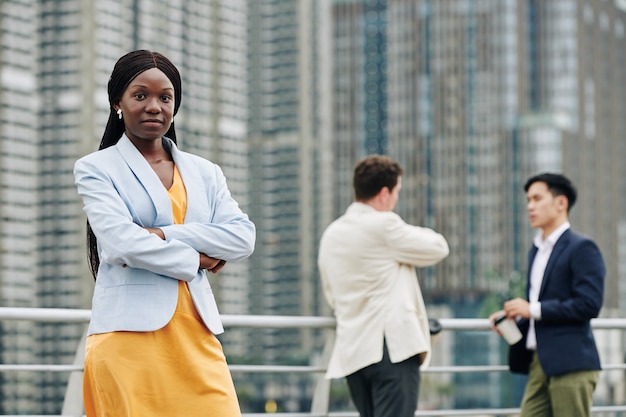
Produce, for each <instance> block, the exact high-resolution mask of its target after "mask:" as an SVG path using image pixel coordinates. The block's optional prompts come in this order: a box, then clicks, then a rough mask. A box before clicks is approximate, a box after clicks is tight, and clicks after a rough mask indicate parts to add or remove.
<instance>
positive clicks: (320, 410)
mask: <svg viewBox="0 0 626 417" xmlns="http://www.w3.org/2000/svg"><path fill="white" fill-rule="evenodd" d="M325 333H326V342H325V343H324V351H323V352H322V357H321V358H320V362H321V363H320V366H321V367H323V368H324V369H326V368H327V367H328V362H329V361H330V355H331V353H332V351H333V346H334V345H335V329H328V330H326V332H325ZM330 383H331V380H330V379H326V377H325V375H324V373H321V374H320V375H318V377H317V384H316V385H315V392H314V393H313V399H312V401H311V413H312V414H313V415H316V416H317V415H320V416H327V415H328V404H329V401H330Z"/></svg>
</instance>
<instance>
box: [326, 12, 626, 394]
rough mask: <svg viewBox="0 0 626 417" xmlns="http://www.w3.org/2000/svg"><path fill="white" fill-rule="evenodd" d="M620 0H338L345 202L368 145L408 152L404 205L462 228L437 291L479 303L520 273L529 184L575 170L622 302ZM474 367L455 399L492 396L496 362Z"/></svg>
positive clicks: (340, 197) (340, 163)
mask: <svg viewBox="0 0 626 417" xmlns="http://www.w3.org/2000/svg"><path fill="white" fill-rule="evenodd" d="M620 4H621V3H620V2H614V1H608V0H606V1H583V0H555V1H549V2H543V1H533V0H527V1H515V0H504V1H489V0H487V1H461V0H436V1H434V0H406V1H402V0H398V1H391V0H372V1H359V0H341V1H339V0H337V1H334V2H333V7H332V22H333V26H332V43H331V45H332V46H331V50H332V62H333V71H332V82H331V83H330V84H331V85H332V87H333V88H332V94H331V95H329V96H328V97H327V101H326V102H323V104H322V106H330V107H331V108H332V109H333V113H332V122H331V125H332V131H333V141H332V144H331V145H330V146H331V147H332V152H330V153H329V155H330V158H329V159H328V161H327V163H326V167H325V168H321V169H320V170H321V171H324V170H325V169H333V170H334V171H333V172H334V175H335V176H334V181H333V186H334V188H335V196H336V200H335V201H334V203H333V205H332V207H333V215H334V217H337V216H339V215H341V214H342V213H343V211H344V210H345V207H346V206H347V205H348V204H349V202H350V201H351V199H352V195H351V184H350V180H351V173H352V172H351V171H352V167H353V165H354V163H355V162H356V161H357V160H358V159H359V158H360V157H362V156H364V155H365V154H367V153H373V152H379V153H387V154H389V155H390V156H392V157H393V158H394V159H396V160H398V161H399V162H400V164H401V165H402V166H403V167H404V169H405V175H404V178H403V189H402V192H401V197H400V202H399V204H398V212H399V213H400V214H401V215H402V216H403V218H405V219H406V220H407V221H408V222H410V223H413V224H418V225H425V226H428V227H433V228H435V229H436V230H438V231H440V232H441V233H443V234H444V236H446V237H447V239H448V242H449V244H450V256H449V257H448V258H447V259H446V260H445V261H444V262H443V263H442V264H441V265H438V266H437V267H435V268H427V269H425V270H421V271H419V275H420V277H421V283H422V287H423V290H424V293H425V296H426V298H427V304H431V305H432V304H434V303H443V304H448V305H450V307H451V311H452V313H453V314H454V315H455V316H458V317H460V316H466V315H468V314H469V315H471V316H474V315H476V314H477V313H478V310H479V307H480V303H481V300H482V299H483V298H484V297H485V296H486V295H488V294H493V293H496V292H503V293H505V292H507V291H508V289H509V280H510V279H511V278H512V277H518V279H523V276H524V275H523V274H524V273H525V268H526V262H527V261H526V254H527V250H528V247H529V245H530V243H531V240H532V235H533V233H534V232H533V231H532V230H531V229H530V227H529V225H528V221H527V216H526V209H525V198H524V194H523V189H522V186H523V184H524V181H525V180H526V178H527V177H528V176H530V175H532V174H535V173H538V172H539V171H543V170H550V171H562V172H564V173H565V174H567V175H569V176H570V177H572V179H573V180H574V181H575V182H576V183H577V184H578V186H579V190H580V193H581V201H579V203H577V206H578V207H576V208H575V209H574V210H573V212H572V213H573V215H572V222H573V225H574V226H575V228H576V229H578V230H581V231H583V232H584V233H588V234H591V235H592V236H594V238H596V240H597V241H598V243H599V244H600V246H601V248H602V250H603V252H604V254H605V257H606V261H607V265H608V270H609V273H608V274H607V297H606V304H605V306H606V307H607V308H606V309H605V312H608V314H610V311H611V310H610V309H611V308H615V307H617V306H618V300H619V294H620V288H619V281H620V272H621V274H622V275H623V268H624V266H623V265H624V263H623V262H620V261H619V259H620V257H619V256H618V254H619V253H624V249H623V246H624V242H623V239H624V230H625V228H624V226H623V225H624V215H623V212H624V207H623V198H622V197H621V196H623V195H624V192H623V187H624V181H623V180H622V178H624V172H623V170H624V164H623V163H621V160H622V159H623V157H624V147H623V146H622V145H621V143H622V142H623V141H622V140H621V139H620V137H619V136H617V135H619V134H620V132H622V131H623V127H624V118H625V116H626V110H625V107H624V103H626V99H625V96H624V87H623V86H624V71H622V70H620V69H621V68H622V66H620V64H621V63H623V61H624V54H625V51H626V48H625V45H626V42H625V41H624V24H625V20H624V10H623V7H619V6H620ZM595 45H598V46H595ZM599 210H601V211H602V213H603V214H602V215H598V213H599ZM616 225H617V227H616ZM620 225H621V226H620ZM620 239H621V240H620ZM620 268H621V269H620ZM520 277H522V278H520ZM621 291H622V292H623V291H624V289H621ZM476 343H480V341H478V340H477V341H476ZM475 350H476V351H484V352H488V351H489V349H488V346H482V345H481V346H480V347H477V349H475ZM455 357H458V358H462V357H465V359H467V358H468V356H467V355H465V356H463V355H456V356H455ZM476 359H477V358H475V357H474V358H472V359H471V360H472V362H476ZM487 360H489V359H487ZM460 364H465V363H460ZM472 378H474V379H472ZM475 378H481V377H480V376H459V377H457V380H456V381H455V383H456V387H457V391H456V394H455V400H456V402H457V404H459V405H468V406H480V405H481V404H486V403H487V402H488V401H491V399H492V398H490V396H489V395H484V393H481V392H479V391H477V390H476V387H480V386H484V385H485V383H487V379H489V378H490V377H489V376H485V378H486V379H485V380H484V381H482V380H481V381H478V380H476V379H475ZM470 379H472V380H470ZM464 402H465V403H464Z"/></svg>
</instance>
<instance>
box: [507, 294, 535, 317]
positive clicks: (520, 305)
mask: <svg viewBox="0 0 626 417" xmlns="http://www.w3.org/2000/svg"><path fill="white" fill-rule="evenodd" d="M504 312H505V313H506V316H507V317H508V318H510V319H515V318H517V317H523V318H525V319H529V318H530V303H529V302H528V301H526V300H524V299H523V298H514V299H512V300H509V301H506V302H505V303H504Z"/></svg>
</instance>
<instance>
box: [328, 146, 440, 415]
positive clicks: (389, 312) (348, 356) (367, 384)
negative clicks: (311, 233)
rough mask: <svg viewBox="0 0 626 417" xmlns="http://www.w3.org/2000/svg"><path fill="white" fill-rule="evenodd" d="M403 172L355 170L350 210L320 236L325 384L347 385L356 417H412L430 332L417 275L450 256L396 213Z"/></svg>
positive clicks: (374, 166)
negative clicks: (332, 322) (328, 313)
mask: <svg viewBox="0 0 626 417" xmlns="http://www.w3.org/2000/svg"><path fill="white" fill-rule="evenodd" d="M401 175H402V168H401V167H400V166H399V164H398V163H397V162H394V161H393V160H391V159H390V158H388V157H386V156H381V155H371V156H368V157H366V158H364V159H363V160H361V161H360V162H359V163H357V165H356V167H355V169H354V179H353V185H354V194H355V202H353V203H352V204H351V205H350V206H349V207H348V209H347V210H346V213H345V214H344V215H343V216H341V217H340V218H338V219H337V220H335V221H334V222H333V223H331V224H330V225H329V226H328V228H327V229H326V231H325V232H324V234H323V236H322V239H321V242H320V249H319V258H318V265H319V270H320V275H321V280H322V286H323V289H324V294H325V296H326V299H327V301H328V303H329V304H330V306H331V308H332V309H333V310H334V314H335V317H336V319H337V336H336V342H335V346H334V349H333V352H332V355H331V359H330V363H329V365H328V371H327V374H326V377H327V378H341V377H344V376H345V377H347V381H348V386H349V388H350V395H351V397H352V400H353V402H354V404H355V406H356V408H357V410H358V411H359V413H360V414H361V417H374V416H375V417H412V416H413V415H414V414H415V410H416V408H417V398H418V391H419V379H420V376H419V368H420V365H422V366H425V365H427V364H428V362H429V361H430V332H429V326H428V318H427V316H426V309H425V307H424V300H423V298H422V293H421V290H420V287H419V283H418V281H417V275H416V273H415V267H424V266H429V265H433V264H436V263H437V262H439V261H441V260H442V259H444V258H445V257H446V256H447V255H448V252H449V249H448V244H447V242H446V240H445V238H444V237H443V236H442V235H440V234H438V233H436V232H435V231H433V230H431V229H427V228H423V227H417V226H412V225H409V224H407V223H405V222H404V221H403V220H402V218H400V216H398V215H397V214H395V213H393V212H392V210H393V209H394V207H395V205H396V203H397V201H398V193H399V191H400V188H401Z"/></svg>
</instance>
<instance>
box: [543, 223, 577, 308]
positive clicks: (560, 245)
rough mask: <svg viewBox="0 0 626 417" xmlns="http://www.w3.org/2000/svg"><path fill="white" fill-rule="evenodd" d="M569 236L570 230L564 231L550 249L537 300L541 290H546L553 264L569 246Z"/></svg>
mask: <svg viewBox="0 0 626 417" xmlns="http://www.w3.org/2000/svg"><path fill="white" fill-rule="evenodd" d="M569 234H570V230H569V229H568V230H566V231H565V232H563V234H562V235H561V237H560V238H559V240H557V241H556V243H555V244H554V248H553V249H552V253H551V254H550V259H548V264H547V265H546V271H545V272H544V274H543V280H541V289H540V290H539V299H541V294H543V290H544V289H545V288H546V283H547V282H548V280H549V279H550V274H551V273H552V269H554V264H555V263H556V260H557V259H559V256H561V253H562V252H563V250H565V248H566V247H567V245H568V244H569Z"/></svg>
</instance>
